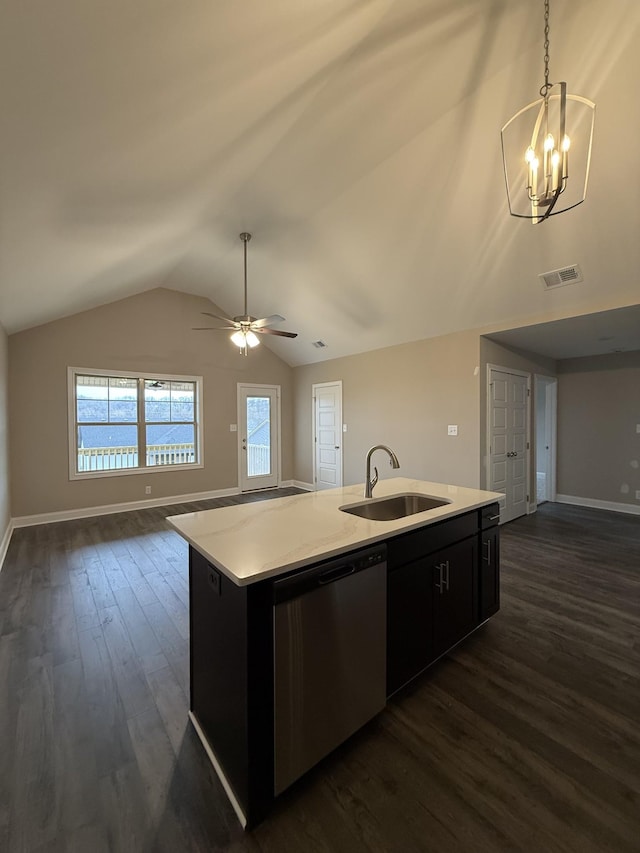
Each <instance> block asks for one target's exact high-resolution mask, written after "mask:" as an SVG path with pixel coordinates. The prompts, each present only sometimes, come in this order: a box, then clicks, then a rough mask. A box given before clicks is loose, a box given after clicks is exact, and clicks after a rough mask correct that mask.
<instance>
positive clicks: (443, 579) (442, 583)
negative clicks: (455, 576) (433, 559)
mask: <svg viewBox="0 0 640 853" xmlns="http://www.w3.org/2000/svg"><path fill="white" fill-rule="evenodd" d="M433 568H434V569H437V570H438V573H439V575H440V580H438V581H436V589H437V590H438V592H439V593H440V595H442V594H443V593H444V592H448V591H449V560H445V561H444V563H438V564H437V565H436V566H434V567H433Z"/></svg>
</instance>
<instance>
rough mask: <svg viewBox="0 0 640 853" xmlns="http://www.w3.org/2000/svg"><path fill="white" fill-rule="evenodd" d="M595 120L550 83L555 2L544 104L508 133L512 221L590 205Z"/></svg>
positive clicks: (505, 149)
mask: <svg viewBox="0 0 640 853" xmlns="http://www.w3.org/2000/svg"><path fill="white" fill-rule="evenodd" d="M554 87H557V88H556V90H555V92H554V93H553V94H552V93H551V90H552V89H553V88H554ZM594 120H595V104H594V103H593V102H592V101H590V100H588V99H587V98H583V97H582V96H581V95H568V94H567V84H566V83H549V0H544V83H543V85H542V86H541V88H540V99H539V100H537V101H533V103H531V104H529V105H528V106H526V107H523V108H522V109H521V110H520V111H519V112H517V113H516V114H515V115H514V116H513V117H512V118H510V119H509V121H508V122H507V123H506V124H505V126H504V127H503V128H502V160H503V164H504V177H505V181H506V185H507V196H508V199H509V211H510V213H511V215H512V216H518V217H520V218H521V219H530V220H532V222H533V223H534V224H535V223H537V222H544V220H545V219H548V218H549V217H550V216H555V215H556V214H558V213H564V212H565V211H566V210H571V208H573V207H576V206H577V205H578V204H581V203H582V202H583V201H584V200H585V197H586V194H587V182H588V180H589V165H590V162H591V143H592V140H593V125H594ZM569 155H571V156H569ZM569 161H571V166H569Z"/></svg>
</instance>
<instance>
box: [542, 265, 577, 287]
mask: <svg viewBox="0 0 640 853" xmlns="http://www.w3.org/2000/svg"><path fill="white" fill-rule="evenodd" d="M538 278H541V279H542V281H543V283H544V286H545V289H546V290H551V288H553V287H564V285H565V284H576V283H577V282H579V281H584V279H583V277H582V270H581V269H580V267H579V266H578V264H572V265H571V266H570V267H562V269H560V270H551V271H550V272H543V273H540V275H539V276H538Z"/></svg>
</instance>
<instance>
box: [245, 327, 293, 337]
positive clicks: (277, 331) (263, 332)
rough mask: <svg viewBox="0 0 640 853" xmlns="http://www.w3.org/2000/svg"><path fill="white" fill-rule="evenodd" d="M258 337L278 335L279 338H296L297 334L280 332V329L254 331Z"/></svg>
mask: <svg viewBox="0 0 640 853" xmlns="http://www.w3.org/2000/svg"><path fill="white" fill-rule="evenodd" d="M254 332H257V334H259V335H280V337H281V338H297V337H298V333H297V332H281V331H280V329H266V328H263V329H254Z"/></svg>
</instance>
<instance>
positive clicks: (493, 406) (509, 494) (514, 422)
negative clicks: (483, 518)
mask: <svg viewBox="0 0 640 853" xmlns="http://www.w3.org/2000/svg"><path fill="white" fill-rule="evenodd" d="M488 372H489V389H488V390H489V394H488V397H489V399H488V406H487V413H488V421H489V422H488V429H487V439H488V448H487V460H488V477H487V480H488V487H489V489H490V490H491V491H494V492H502V493H503V495H504V498H502V499H501V500H500V523H501V524H503V523H504V522H507V521H513V519H514V518H519V516H521V515H525V514H526V513H527V512H528V510H529V494H530V493H529V435H528V432H529V396H530V374H529V373H524V372H522V371H518V370H510V369H509V368H501V367H494V366H491V365H489V366H488Z"/></svg>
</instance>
